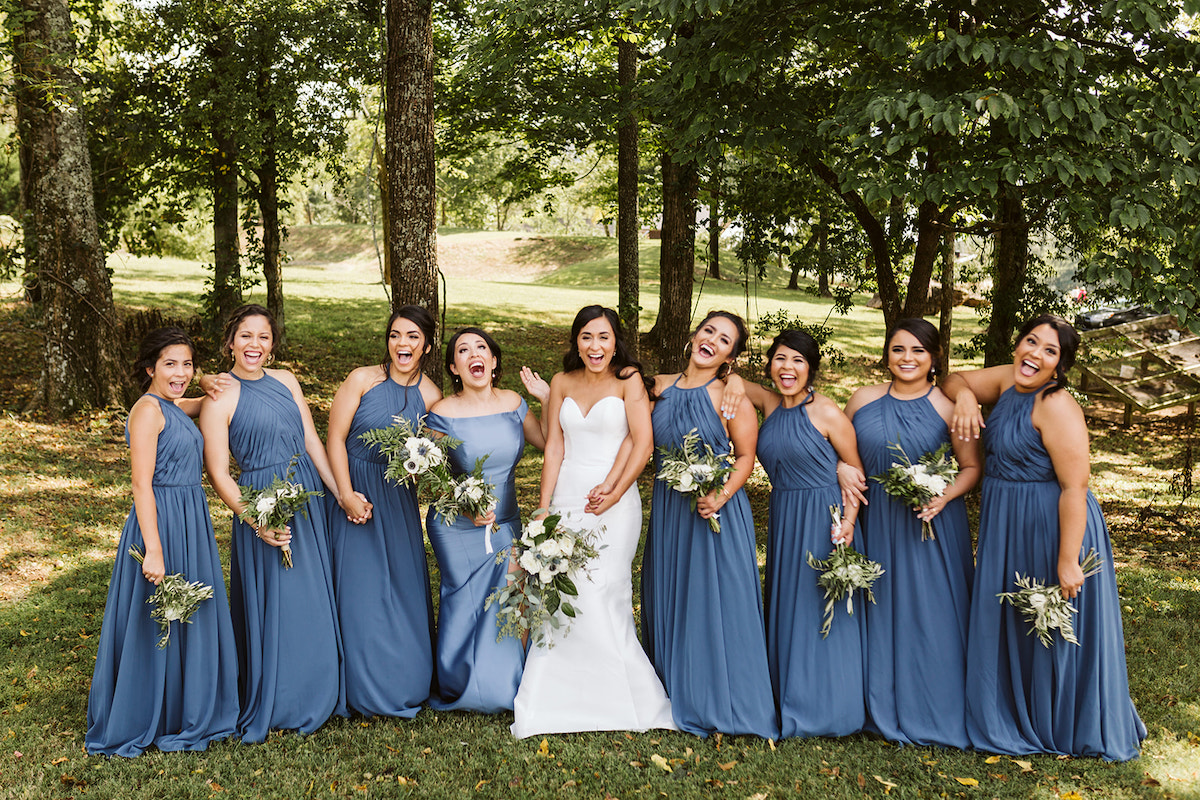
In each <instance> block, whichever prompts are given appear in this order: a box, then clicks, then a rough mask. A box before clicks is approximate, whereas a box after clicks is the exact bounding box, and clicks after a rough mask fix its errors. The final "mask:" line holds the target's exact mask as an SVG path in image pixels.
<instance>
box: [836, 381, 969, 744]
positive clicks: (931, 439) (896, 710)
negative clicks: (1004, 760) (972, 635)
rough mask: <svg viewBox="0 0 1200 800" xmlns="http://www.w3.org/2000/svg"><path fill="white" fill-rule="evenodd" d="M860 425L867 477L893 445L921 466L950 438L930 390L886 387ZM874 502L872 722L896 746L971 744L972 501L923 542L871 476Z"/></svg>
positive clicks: (865, 521)
mask: <svg viewBox="0 0 1200 800" xmlns="http://www.w3.org/2000/svg"><path fill="white" fill-rule="evenodd" d="M931 391H932V390H931ZM854 430H855V432H856V433H857V435H858V453H859V455H860V456H861V457H862V462H863V467H864V468H865V469H866V472H867V474H868V475H879V474H881V473H883V472H885V471H886V470H887V469H888V468H889V467H890V466H891V465H892V463H893V461H894V460H899V459H898V457H896V456H895V454H894V452H893V451H891V450H889V449H888V445H889V444H890V443H891V444H899V445H900V446H901V447H903V448H904V452H905V453H907V454H908V457H909V458H910V459H912V460H913V461H914V462H915V461H916V460H917V459H918V458H920V456H921V455H923V454H924V453H927V452H932V451H934V450H936V449H937V448H938V447H940V446H941V445H942V444H943V443H946V442H949V441H950V433H949V429H948V428H947V426H946V422H945V420H943V419H942V417H941V415H939V414H938V412H937V409H935V408H934V406H933V403H932V402H931V401H930V399H929V396H928V394H926V395H924V396H922V397H919V398H916V399H911V400H901V399H899V398H896V397H893V396H892V395H891V393H890V391H889V393H888V394H885V395H883V396H882V397H880V398H879V399H878V400H874V401H872V402H870V403H868V404H866V405H865V406H863V407H862V408H860V409H859V410H858V411H857V412H856V413H855V414H854ZM867 501H868V505H866V506H864V507H862V509H861V510H860V511H859V516H858V522H859V531H860V533H861V538H862V541H861V543H860V546H861V547H862V548H863V552H864V553H865V554H866V556H867V557H868V558H870V559H871V560H872V561H878V562H879V563H880V564H881V565H882V566H883V568H884V570H885V573H884V576H883V578H881V579H880V580H879V581H878V582H877V583H876V584H875V590H874V593H875V604H874V605H870V604H868V605H866V607H865V608H864V609H863V613H864V618H865V622H866V658H865V660H864V669H865V672H866V684H867V726H866V728H867V730H872V731H875V732H877V733H879V734H881V735H883V736H884V737H885V738H887V739H890V740H892V741H895V742H902V743H911V744H919V745H943V746H949V747H958V748H965V747H967V746H968V744H969V741H968V739H967V729H966V709H965V702H966V697H965V691H966V689H965V681H966V654H967V620H968V616H969V614H970V602H971V581H972V576H973V574H974V566H973V564H972V558H971V534H970V530H969V529H968V527H967V510H966V507H965V506H964V504H963V501H962V498H957V499H954V500H951V501H950V502H949V503H947V504H946V505H945V506H944V507H943V508H942V511H941V513H939V514H938V515H937V517H935V518H934V520H933V528H934V535H935V537H936V538H934V539H929V540H925V541H922V540H921V520H920V519H918V518H917V514H916V512H915V511H913V509H912V508H910V507H908V506H906V505H904V504H903V503H901V502H900V501H898V500H894V499H892V498H891V497H889V496H888V495H887V493H885V492H884V490H883V486H881V485H880V484H879V483H878V482H877V481H873V480H868V488H867ZM835 624H836V623H835Z"/></svg>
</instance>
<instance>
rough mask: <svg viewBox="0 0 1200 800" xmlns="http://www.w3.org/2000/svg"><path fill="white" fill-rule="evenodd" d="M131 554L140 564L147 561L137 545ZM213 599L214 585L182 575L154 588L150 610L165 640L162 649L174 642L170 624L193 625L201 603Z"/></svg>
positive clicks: (173, 575) (177, 574)
mask: <svg viewBox="0 0 1200 800" xmlns="http://www.w3.org/2000/svg"><path fill="white" fill-rule="evenodd" d="M129 555H131V556H133V560H134V561H136V562H138V563H139V564H141V563H142V562H143V561H145V560H146V554H145V553H144V552H142V551H141V550H140V549H138V547H137V546H136V545H135V546H133V547H131V548H129ZM212 596H213V588H212V587H211V586H209V585H208V584H206V583H200V581H188V580H187V578H185V577H183V575H182V574H181V573H179V572H173V573H171V574H170V575H167V576H166V577H164V578H163V579H162V581H161V582H159V584H158V586H155V587H154V594H152V595H150V597H149V599H147V600H146V602H147V603H149V604H150V605H152V606H154V608H153V609H152V610H151V611H150V619H152V620H154V621H155V622H157V623H158V627H159V629H160V630H161V631H162V638H161V639H159V640H158V647H159V649H160V650H161V649H162V648H164V647H166V646H167V645H168V644H170V643H171V623H172V622H178V623H180V624H181V625H183V624H187V623H189V622H191V621H192V614H195V613H196V609H198V608H199V607H200V604H201V603H203V602H204V601H205V600H210V599H212Z"/></svg>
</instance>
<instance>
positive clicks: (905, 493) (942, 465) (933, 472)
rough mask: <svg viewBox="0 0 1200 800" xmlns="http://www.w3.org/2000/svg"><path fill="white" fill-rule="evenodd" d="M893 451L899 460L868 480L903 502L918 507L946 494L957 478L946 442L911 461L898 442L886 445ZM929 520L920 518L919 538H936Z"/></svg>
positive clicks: (954, 461)
mask: <svg viewBox="0 0 1200 800" xmlns="http://www.w3.org/2000/svg"><path fill="white" fill-rule="evenodd" d="M888 449H889V450H895V451H896V453H898V454H899V456H900V459H901V460H900V461H896V462H893V463H892V465H891V466H890V467H888V470H887V472H884V473H882V474H880V475H872V476H871V480H873V481H878V482H879V483H881V484H883V490H884V491H885V492H887V493H888V495H890V496H891V497H894V498H896V499H897V500H899V501H901V502H903V503H904V504H905V505H908V506H912V507H913V508H917V509H919V508H920V507H921V506H923V505H925V504H926V503H928V502H929V501H930V500H932V499H933V498H935V497H941V496H942V495H943V494H945V493H946V489H947V488H949V486H950V484H952V483H954V479H955V478H956V477H958V462H957V461H956V460H955V459H954V456H953V455H952V454H951V452H950V443H949V442H946V443H945V444H943V445H942V446H941V447H939V448H938V449H937V450H934V451H933V452H932V453H925V454H924V455H923V456H921V457H920V458H919V459H917V462H916V463H915V464H914V463H913V462H912V459H910V458H909V457H908V454H907V453H905V452H904V448H903V447H901V446H900V445H899V444H891V443H889V444H888ZM936 538H937V537H936V536H934V535H933V523H932V522H931V521H930V520H927V519H926V520H921V541H925V540H926V539H936Z"/></svg>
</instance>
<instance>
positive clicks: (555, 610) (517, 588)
mask: <svg viewBox="0 0 1200 800" xmlns="http://www.w3.org/2000/svg"><path fill="white" fill-rule="evenodd" d="M561 522H562V516H561V515H560V514H550V515H549V516H547V517H546V518H544V519H534V520H530V521H529V522H528V524H526V525H525V528H524V529H523V530H522V531H521V538H519V539H517V540H515V541H514V542H513V543H512V548H511V549H512V552H511V554H510V553H509V552H508V548H505V549H504V550H501V551H500V553H499V555H497V556H496V561H497V563H500V562H503V561H508V560H510V559H511V560H512V561H513V562H515V563H516V564H517V566H518V567H519V568H520V569H519V570H518V571H516V572H510V573H508V583H507V585H505V586H503V587H501V588H498V589H494V590H493V591H492V593H491V594H489V595H488V597H487V602H485V603H484V608H485V609H486V608H490V607H491V605H492V603H496V604H498V605H499V611H498V612H497V615H496V624H497V625H499V626H500V633H499V634H497V636H496V638H497V640H499V639H502V638H503V637H505V636H524V635H525V634H527V633H530V632H532V633H533V643H534V644H536V645H537V646H538V647H546V648H551V647H554V640H553V638H552V634H551V632H552V631H554V630H558V629H559V628H560V627H562V619H561V617H560V616H559V612H562V616H564V617H567V618H568V621H567V628H566V630H564V631H563V635H564V636H566V635H567V632H568V631H569V630H570V620H571V619H574V617H575V614H576V610H575V607H574V606H572V605H571V603H570V601H569V600H567V599H565V598H570V597H578V596H579V590H578V589H577V588H576V587H575V579H576V578H577V577H578V576H579V575H580V574H583V575H586V574H587V571H588V570H587V565H588V562H590V561H591V560H592V559H593V558H595V557H596V554H597V549H596V545H595V541H594V539H595V534H594V533H593V532H590V531H587V532H585V531H578V530H574V529H572V528H568V527H567V526H565V525H563V524H561Z"/></svg>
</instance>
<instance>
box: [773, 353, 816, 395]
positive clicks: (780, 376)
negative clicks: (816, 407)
mask: <svg viewBox="0 0 1200 800" xmlns="http://www.w3.org/2000/svg"><path fill="white" fill-rule="evenodd" d="M771 380H772V382H774V384H775V388H776V390H778V391H779V393H780V394H781V395H783V396H784V397H798V396H799V395H802V394H804V393H805V392H807V391H808V360H807V359H805V358H804V356H803V355H801V354H800V353H799V352H797V351H795V350H793V349H792V348H790V347H786V346H784V345H780V346H779V347H778V348H777V349H776V350H775V355H773V356H771Z"/></svg>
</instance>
